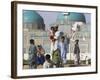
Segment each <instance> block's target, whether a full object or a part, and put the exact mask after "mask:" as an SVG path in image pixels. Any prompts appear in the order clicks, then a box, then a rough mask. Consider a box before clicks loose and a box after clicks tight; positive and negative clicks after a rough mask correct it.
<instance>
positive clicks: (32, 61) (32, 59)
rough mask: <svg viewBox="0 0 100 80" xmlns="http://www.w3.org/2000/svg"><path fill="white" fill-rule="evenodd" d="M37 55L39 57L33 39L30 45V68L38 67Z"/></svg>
mask: <svg viewBox="0 0 100 80" xmlns="http://www.w3.org/2000/svg"><path fill="white" fill-rule="evenodd" d="M36 57H37V49H36V46H35V42H34V40H33V39H31V40H30V47H29V68H30V69H33V68H37V64H36Z"/></svg>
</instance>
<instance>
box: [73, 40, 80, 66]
mask: <svg viewBox="0 0 100 80" xmlns="http://www.w3.org/2000/svg"><path fill="white" fill-rule="evenodd" d="M75 42H76V43H75V47H74V55H75V61H74V64H76V65H79V64H80V48H79V44H78V43H79V40H78V39H77V40H75Z"/></svg>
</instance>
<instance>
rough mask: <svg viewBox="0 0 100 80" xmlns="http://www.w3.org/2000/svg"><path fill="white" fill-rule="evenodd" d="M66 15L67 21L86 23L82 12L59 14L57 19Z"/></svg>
mask: <svg viewBox="0 0 100 80" xmlns="http://www.w3.org/2000/svg"><path fill="white" fill-rule="evenodd" d="M65 16H67V20H68V21H80V22H84V23H86V19H85V16H84V14H83V13H75V12H70V13H68V14H67V15H66V14H59V15H58V18H57V20H64V19H65Z"/></svg>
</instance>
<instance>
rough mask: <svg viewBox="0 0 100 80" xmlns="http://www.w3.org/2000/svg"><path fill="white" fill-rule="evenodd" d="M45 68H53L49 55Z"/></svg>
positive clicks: (46, 58)
mask: <svg viewBox="0 0 100 80" xmlns="http://www.w3.org/2000/svg"><path fill="white" fill-rule="evenodd" d="M43 68H53V62H52V61H51V60H50V55H49V54H47V55H46V57H45V62H44V64H43Z"/></svg>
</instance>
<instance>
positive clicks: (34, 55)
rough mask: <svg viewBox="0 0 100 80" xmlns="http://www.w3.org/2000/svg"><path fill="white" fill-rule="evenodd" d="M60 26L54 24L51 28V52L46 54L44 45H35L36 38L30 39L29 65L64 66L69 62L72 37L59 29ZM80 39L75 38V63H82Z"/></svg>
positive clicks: (34, 66) (31, 66)
mask: <svg viewBox="0 0 100 80" xmlns="http://www.w3.org/2000/svg"><path fill="white" fill-rule="evenodd" d="M58 28H59V26H58V25H56V26H52V27H51V28H50V30H49V39H50V43H51V47H50V53H49V54H46V55H45V49H43V47H42V45H38V46H36V45H35V41H34V39H31V40H30V47H29V67H30V69H32V68H37V66H38V65H43V68H54V67H64V64H67V53H68V50H69V44H70V38H68V37H66V35H65V34H64V32H62V31H59V30H58ZM78 43H79V40H78V39H77V40H75V46H74V51H73V52H74V54H75V60H74V62H75V64H80V48H79V44H78Z"/></svg>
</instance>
